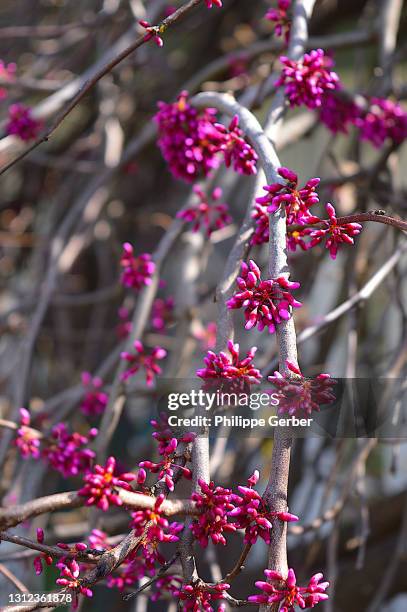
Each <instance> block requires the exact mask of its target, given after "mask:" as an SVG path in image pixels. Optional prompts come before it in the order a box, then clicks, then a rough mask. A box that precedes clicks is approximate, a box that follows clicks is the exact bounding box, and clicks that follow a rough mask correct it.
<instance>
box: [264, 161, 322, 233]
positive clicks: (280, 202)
mask: <svg viewBox="0 0 407 612" xmlns="http://www.w3.org/2000/svg"><path fill="white" fill-rule="evenodd" d="M277 172H278V174H279V175H280V176H281V177H282V178H283V179H284V180H285V181H286V182H285V183H272V184H271V185H266V186H265V187H263V189H264V190H265V191H266V192H267V195H265V196H263V197H260V198H256V202H257V203H258V204H261V205H266V204H267V205H268V208H267V211H268V212H269V213H274V212H276V211H277V210H278V209H279V208H280V206H285V209H286V215H287V224H288V225H291V224H293V223H295V224H299V225H305V224H309V223H316V222H317V221H319V218H318V217H315V216H313V215H311V213H310V212H309V209H310V207H311V206H312V205H313V204H317V203H318V202H319V198H318V194H317V193H316V191H315V189H316V187H317V186H318V184H319V182H320V179H319V178H312V179H310V180H309V181H307V182H306V183H305V185H304V187H301V188H299V187H298V176H297V175H296V173H295V172H293V171H292V170H290V169H289V168H285V167H283V168H278V170H277Z"/></svg>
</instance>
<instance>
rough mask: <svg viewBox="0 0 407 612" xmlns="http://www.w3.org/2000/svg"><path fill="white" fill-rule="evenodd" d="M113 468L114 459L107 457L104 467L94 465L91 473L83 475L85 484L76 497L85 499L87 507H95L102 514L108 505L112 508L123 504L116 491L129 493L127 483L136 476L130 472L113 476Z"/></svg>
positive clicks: (129, 488) (114, 464)
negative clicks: (123, 490)
mask: <svg viewBox="0 0 407 612" xmlns="http://www.w3.org/2000/svg"><path fill="white" fill-rule="evenodd" d="M115 467H116V459H115V458H114V457H109V458H108V459H107V461H106V464H105V465H104V466H103V465H99V464H96V465H95V466H94V468H93V472H91V473H89V474H86V475H85V477H84V479H83V482H84V483H85V484H84V486H83V487H82V488H81V489H80V490H79V491H78V495H81V496H82V497H86V498H87V500H86V505H87V506H97V507H98V508H100V509H101V510H103V512H106V510H108V508H109V505H110V504H112V505H114V506H121V505H122V504H123V502H122V500H121V499H120V497H119V495H118V491H117V489H119V488H121V489H126V491H131V487H130V485H129V482H131V481H133V480H136V478H137V476H136V475H135V474H133V473H132V472H126V473H124V474H120V475H119V476H115V475H114V471H115Z"/></svg>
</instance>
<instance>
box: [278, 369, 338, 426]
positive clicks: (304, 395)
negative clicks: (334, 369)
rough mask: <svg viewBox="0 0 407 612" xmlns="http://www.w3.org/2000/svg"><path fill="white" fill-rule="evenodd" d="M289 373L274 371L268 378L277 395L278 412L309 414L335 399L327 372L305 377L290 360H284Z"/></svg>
mask: <svg viewBox="0 0 407 612" xmlns="http://www.w3.org/2000/svg"><path fill="white" fill-rule="evenodd" d="M286 365H287V368H288V369H289V371H290V372H292V374H291V375H289V374H281V373H280V372H277V371H276V372H274V374H273V376H269V377H268V380H269V381H270V382H272V383H273V385H274V387H275V390H273V393H276V395H277V396H278V413H279V414H285V413H287V414H289V415H293V414H295V415H296V414H298V413H300V412H302V413H303V414H304V415H306V416H310V415H311V414H312V412H314V411H315V412H318V411H319V410H320V407H321V406H323V405H325V404H332V403H333V402H334V401H335V399H336V398H335V395H334V393H333V385H334V384H335V381H333V380H332V379H331V377H330V375H329V374H318V376H315V377H314V378H305V377H304V376H303V374H302V373H301V370H300V368H299V367H298V365H296V364H295V363H292V362H291V361H288V360H287V361H286Z"/></svg>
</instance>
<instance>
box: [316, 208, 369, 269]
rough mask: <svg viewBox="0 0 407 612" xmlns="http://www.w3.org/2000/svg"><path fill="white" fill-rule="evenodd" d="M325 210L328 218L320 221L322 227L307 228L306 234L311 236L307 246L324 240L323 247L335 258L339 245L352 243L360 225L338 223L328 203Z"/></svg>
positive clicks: (358, 232)
mask: <svg viewBox="0 0 407 612" xmlns="http://www.w3.org/2000/svg"><path fill="white" fill-rule="evenodd" d="M326 211H327V213H328V216H329V220H327V221H323V222H322V223H323V227H322V228H318V229H308V235H309V236H310V238H311V242H310V244H309V248H312V247H314V246H316V245H317V244H319V243H320V242H321V241H322V240H325V241H326V242H325V247H326V248H327V249H328V250H329V253H330V255H331V257H332V259H336V256H337V253H338V247H339V245H341V244H343V243H345V244H353V243H354V236H357V235H358V234H360V232H361V231H362V226H361V225H360V223H341V224H340V223H338V219H337V216H336V212H335V208H334V207H333V206H332V204H330V203H328V204H327V205H326Z"/></svg>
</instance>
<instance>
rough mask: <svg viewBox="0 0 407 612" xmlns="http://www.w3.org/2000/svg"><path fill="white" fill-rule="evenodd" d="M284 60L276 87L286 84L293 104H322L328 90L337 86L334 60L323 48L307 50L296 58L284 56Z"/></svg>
mask: <svg viewBox="0 0 407 612" xmlns="http://www.w3.org/2000/svg"><path fill="white" fill-rule="evenodd" d="M280 62H281V63H282V64H283V70H282V72H281V76H280V78H279V79H278V81H277V82H276V87H281V86H284V87H285V94H286V96H287V98H288V100H289V103H290V106H301V105H302V104H304V105H305V106H307V107H308V108H311V109H314V108H319V107H320V106H322V104H323V100H324V95H325V94H326V92H327V91H330V90H333V89H338V87H339V83H340V82H339V77H338V75H337V74H336V72H333V70H331V68H332V67H333V65H334V62H333V60H332V58H331V57H329V55H325V52H324V51H323V50H322V49H315V50H313V51H310V52H309V53H305V54H304V56H303V58H302V59H300V60H298V61H297V62H296V61H294V60H290V59H289V58H288V57H285V56H281V57H280Z"/></svg>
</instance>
